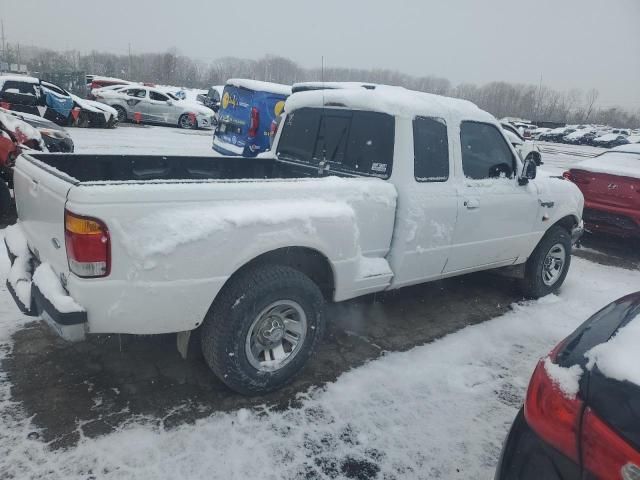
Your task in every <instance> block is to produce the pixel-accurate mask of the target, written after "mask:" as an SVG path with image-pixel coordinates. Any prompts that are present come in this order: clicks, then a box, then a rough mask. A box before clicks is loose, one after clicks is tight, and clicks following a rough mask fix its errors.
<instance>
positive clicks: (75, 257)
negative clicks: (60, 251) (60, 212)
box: [64, 210, 111, 278]
mask: <svg viewBox="0 0 640 480" xmlns="http://www.w3.org/2000/svg"><path fill="white" fill-rule="evenodd" d="M64 239H65V245H66V248H67V259H68V261H69V270H70V271H71V272H73V273H75V274H76V275H78V276H79V277H83V278H96V277H106V276H107V275H109V272H110V270H111V242H110V239H109V230H108V229H107V227H106V225H105V224H104V223H103V222H102V221H101V220H98V219H97V218H92V217H85V216H82V215H76V214H74V213H71V212H69V211H67V210H65V212H64Z"/></svg>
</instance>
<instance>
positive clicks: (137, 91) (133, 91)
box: [127, 88, 147, 98]
mask: <svg viewBox="0 0 640 480" xmlns="http://www.w3.org/2000/svg"><path fill="white" fill-rule="evenodd" d="M127 95H129V96H130V97H136V98H144V97H146V96H147V91H146V90H144V89H142V88H130V89H129V90H127Z"/></svg>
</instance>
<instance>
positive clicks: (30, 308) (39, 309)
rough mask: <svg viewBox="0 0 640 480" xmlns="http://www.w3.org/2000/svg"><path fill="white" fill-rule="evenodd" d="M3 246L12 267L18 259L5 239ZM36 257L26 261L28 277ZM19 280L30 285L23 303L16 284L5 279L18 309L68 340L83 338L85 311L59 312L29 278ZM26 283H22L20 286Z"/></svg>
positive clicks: (85, 322) (85, 321) (85, 324)
mask: <svg viewBox="0 0 640 480" xmlns="http://www.w3.org/2000/svg"><path fill="white" fill-rule="evenodd" d="M5 247H6V249H7V254H8V257H9V260H10V262H11V267H12V268H13V266H14V264H15V263H16V261H17V260H18V257H17V256H16V255H15V254H14V253H13V252H12V251H11V249H10V248H9V245H8V244H7V242H6V240H5ZM37 263H38V262H37V259H35V258H33V257H32V258H31V259H30V260H29V262H28V265H29V266H30V269H31V271H29V272H26V273H27V274H28V275H25V277H26V276H28V277H29V278H31V275H32V273H33V270H34V267H35V265H36V264H37ZM18 281H19V282H28V283H29V284H30V285H28V286H30V290H31V294H30V296H29V297H28V298H29V301H28V302H26V303H28V305H27V304H26V303H25V301H24V300H25V298H24V296H23V299H22V300H21V299H20V295H18V293H17V291H16V289H17V285H14V284H13V283H11V281H10V280H7V289H8V290H9V292H10V293H11V296H12V297H13V300H14V301H15V302H16V305H17V306H18V308H19V309H20V311H21V312H22V313H23V314H25V315H29V316H34V317H35V316H38V317H40V318H41V319H43V320H44V321H46V322H47V324H48V325H49V326H50V327H51V328H52V329H53V330H54V331H55V332H56V333H57V334H58V335H60V336H61V337H62V338H64V339H65V340H69V341H79V340H83V339H84V337H85V333H86V326H87V312H86V311H75V312H61V311H59V310H58V309H57V308H56V306H55V305H53V303H51V301H49V299H48V298H47V297H46V295H44V294H43V293H42V291H41V290H40V288H38V286H37V285H36V284H35V283H34V282H32V281H31V280H27V279H26V278H21V279H20V280H18ZM25 286H27V285H22V287H21V288H23V289H24V287H25Z"/></svg>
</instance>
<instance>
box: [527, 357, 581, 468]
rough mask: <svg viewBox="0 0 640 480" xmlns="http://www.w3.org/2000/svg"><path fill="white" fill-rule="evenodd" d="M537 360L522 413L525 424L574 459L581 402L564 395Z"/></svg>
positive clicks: (542, 364) (575, 457)
mask: <svg viewBox="0 0 640 480" xmlns="http://www.w3.org/2000/svg"><path fill="white" fill-rule="evenodd" d="M544 363H545V361H544V360H540V362H538V366H537V367H536V369H535V371H534V372H533V376H532V377H531V382H530V383H529V389H528V390H527V398H526V400H525V404H524V416H525V418H526V420H527V423H528V424H529V426H530V427H531V428H532V429H533V430H534V431H535V432H536V433H537V434H538V435H539V436H540V437H541V438H542V439H544V440H545V441H546V442H547V443H549V444H550V445H552V446H553V447H555V448H556V449H557V450H559V451H560V452H562V453H564V454H565V455H567V456H568V457H570V458H571V459H572V460H574V461H575V462H578V429H579V423H580V412H581V411H582V401H581V400H580V399H579V398H577V397H576V398H568V397H567V396H566V395H565V394H564V393H563V392H562V391H561V390H560V388H559V387H558V386H557V385H556V384H555V383H554V382H553V380H552V379H551V377H550V376H549V374H548V373H547V369H546V368H545V365H544Z"/></svg>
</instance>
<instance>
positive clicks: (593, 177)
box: [571, 169, 640, 209]
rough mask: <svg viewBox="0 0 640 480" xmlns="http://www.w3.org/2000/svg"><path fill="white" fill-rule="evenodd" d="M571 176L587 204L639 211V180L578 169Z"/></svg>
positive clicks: (572, 171) (573, 170)
mask: <svg viewBox="0 0 640 480" xmlns="http://www.w3.org/2000/svg"><path fill="white" fill-rule="evenodd" d="M571 176H572V177H573V181H574V183H575V184H576V185H578V187H579V188H580V190H581V191H582V194H583V195H584V198H585V200H586V201H587V202H592V203H597V204H599V205H607V206H611V207H617V208H633V209H640V179H636V178H631V177H622V176H619V175H610V174H607V173H595V172H588V171H586V170H578V169H572V170H571Z"/></svg>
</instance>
